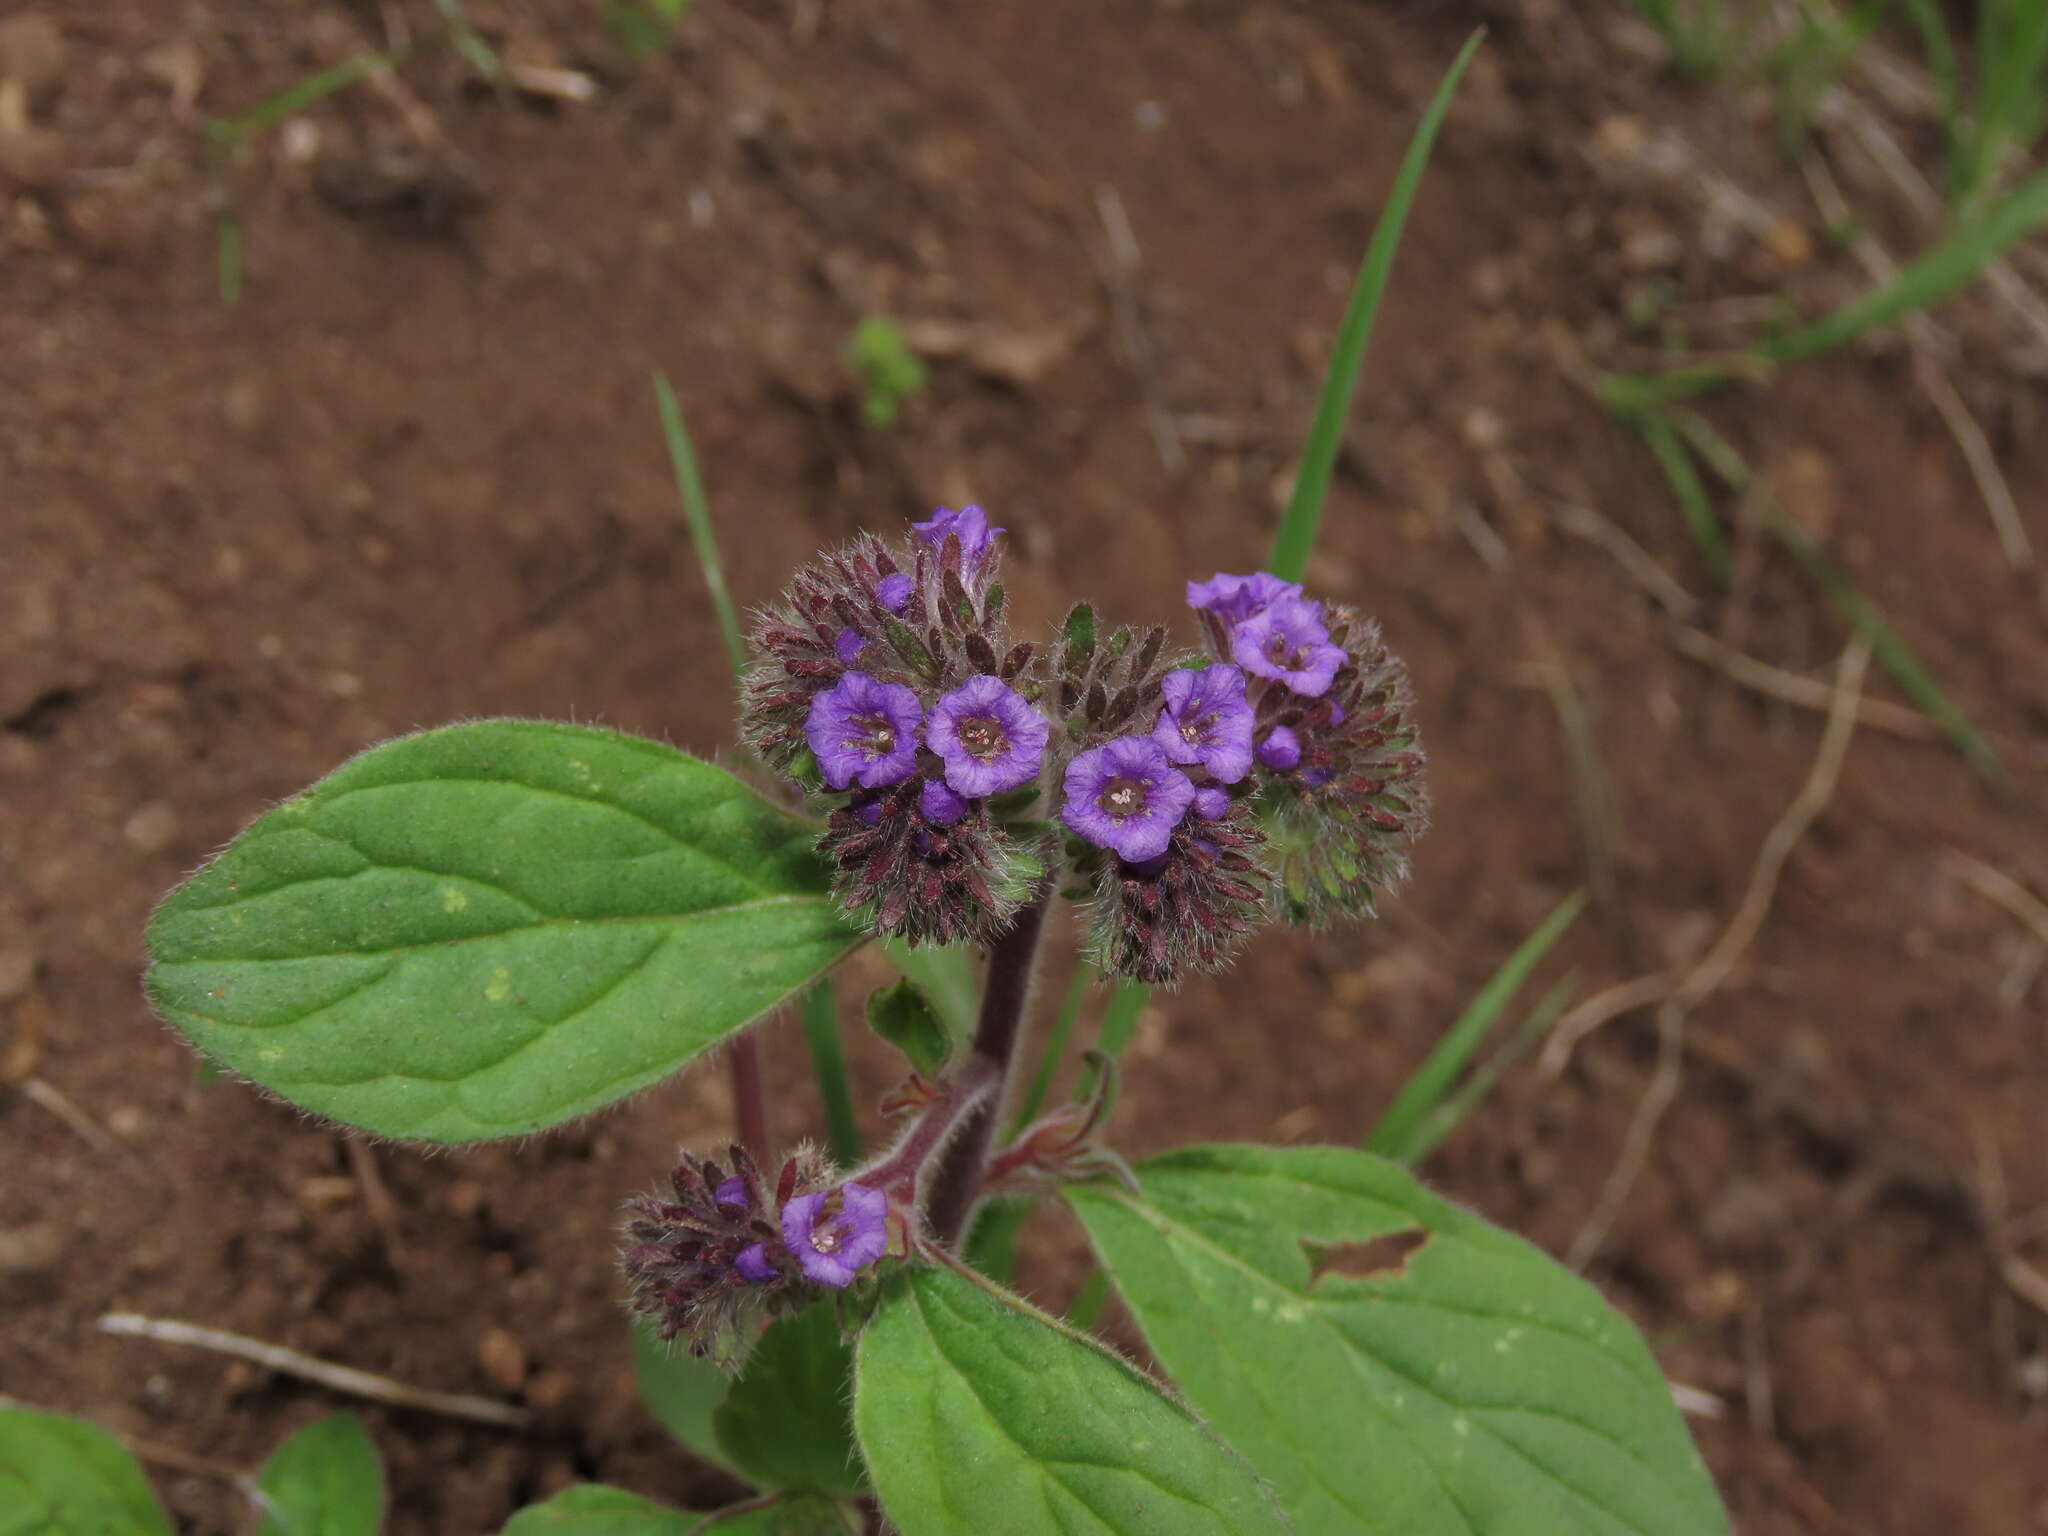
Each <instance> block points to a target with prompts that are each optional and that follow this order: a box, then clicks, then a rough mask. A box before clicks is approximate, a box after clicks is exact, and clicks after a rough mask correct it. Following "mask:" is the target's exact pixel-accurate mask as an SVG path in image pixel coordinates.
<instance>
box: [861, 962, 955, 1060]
mask: <svg viewBox="0 0 2048 1536" xmlns="http://www.w3.org/2000/svg"><path fill="white" fill-rule="evenodd" d="M868 1028H870V1029H872V1030H873V1031H874V1032H875V1033H876V1034H878V1035H880V1036H881V1037H882V1038H883V1039H884V1040H886V1041H888V1042H889V1043H890V1044H891V1045H893V1046H895V1047H896V1049H897V1050H899V1051H901V1052H902V1053H903V1054H904V1055H905V1056H907V1057H908V1058H909V1059H910V1065H911V1068H912V1069H913V1070H914V1071H917V1072H921V1073H923V1074H924V1075H925V1076H926V1077H937V1076H938V1075H939V1072H940V1071H941V1069H943V1068H944V1067H945V1065H946V1058H947V1057H948V1056H950V1055H951V1054H952V1052H953V1042H952V1039H951V1037H949V1036H948V1035H947V1033H946V1026H945V1024H944V1022H943V1021H942V1020H941V1019H940V1018H939V1015H938V1010H936V1009H935V1008H933V1007H932V1005H931V1001H930V999H928V998H927V997H926V996H925V995H924V989H923V988H921V987H920V986H918V984H917V983H916V982H914V981H899V982H897V983H896V984H895V985H894V986H891V987H878V988H876V989H875V990H874V991H873V992H870V993H869V994H868Z"/></svg>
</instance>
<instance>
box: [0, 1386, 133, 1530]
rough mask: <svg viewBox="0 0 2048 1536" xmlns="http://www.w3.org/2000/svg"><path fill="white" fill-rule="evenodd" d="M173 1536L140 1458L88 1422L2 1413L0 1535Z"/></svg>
mask: <svg viewBox="0 0 2048 1536" xmlns="http://www.w3.org/2000/svg"><path fill="white" fill-rule="evenodd" d="M73 1531H76V1532H80V1533H84V1532H91V1533H92V1536H171V1527H170V1525H169V1523H168V1522H167V1521H165V1519H164V1516H163V1511H162V1510H160V1509H158V1508H157V1503H156V1499H155V1498H154V1497H153V1496H152V1495H151V1494H150V1491H149V1484H148V1483H146V1482H145V1481H143V1477H142V1469H141V1468H140V1467H138V1466H137V1465H136V1464H135V1458H134V1457H132V1456H130V1455H129V1454H128V1453H127V1451H125V1450H123V1449H122V1448H121V1442H120V1441H118V1440H116V1439H115V1438H114V1437H113V1436H112V1435H110V1434H108V1433H107V1432H106V1431H105V1430H103V1429H100V1428H98V1427H96V1426H94V1425H91V1424H88V1423H86V1422H85V1421H84V1420H83V1419H73V1418H67V1417H66V1416H65V1415H63V1414H59V1413H39V1412H37V1411H36V1410H35V1409H33V1408H12V1407H0V1536H60V1533H68V1532H73Z"/></svg>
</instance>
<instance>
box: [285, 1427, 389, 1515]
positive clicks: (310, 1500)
mask: <svg viewBox="0 0 2048 1536" xmlns="http://www.w3.org/2000/svg"><path fill="white" fill-rule="evenodd" d="M256 1487H257V1489H258V1490H259V1492H260V1493H261V1495H262V1498H263V1501H264V1507H265V1513H264V1516H263V1524H262V1525H260V1526H258V1527H257V1529H256V1536H377V1527H378V1526H379V1525H381V1524H382V1523H383V1520H384V1464H383V1462H381V1461H380V1460H378V1458H377V1447H376V1446H375V1445H373V1444H372V1443H371V1442H370V1433H369V1431H368V1430H366V1429H364V1428H363V1421H362V1420H361V1419H358V1418H357V1417H356V1416H355V1415H354V1414H352V1413H333V1414H329V1415H328V1416H327V1417H326V1418H324V1419H315V1420H314V1421H313V1422H312V1423H310V1424H308V1425H307V1426H306V1427H305V1428H304V1429H302V1430H300V1431H299V1432H298V1433H297V1434H295V1435H293V1436H292V1437H291V1438H290V1439H289V1440H287V1441H285V1443H284V1444H283V1445H280V1446H279V1447H278V1448H277V1449H276V1450H275V1451H273V1452H272V1453H271V1456H270V1460H268V1461H266V1462H265V1463H264V1464H263V1470H262V1472H261V1473H259V1474H258V1476H257V1479H256Z"/></svg>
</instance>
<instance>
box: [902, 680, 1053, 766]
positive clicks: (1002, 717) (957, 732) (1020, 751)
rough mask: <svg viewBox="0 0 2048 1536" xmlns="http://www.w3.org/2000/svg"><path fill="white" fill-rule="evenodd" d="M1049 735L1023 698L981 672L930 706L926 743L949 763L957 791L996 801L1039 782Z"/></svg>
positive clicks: (1044, 722)
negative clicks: (993, 797)
mask: <svg viewBox="0 0 2048 1536" xmlns="http://www.w3.org/2000/svg"><path fill="white" fill-rule="evenodd" d="M1049 729H1050V727H1049V726H1048V725H1047V723H1046V720H1045V717H1044V716H1043V715H1041V714H1039V713H1038V711H1037V710H1035V709H1033V708H1032V707H1031V706H1030V705H1029V704H1027V703H1025V702H1024V699H1023V696H1022V695H1020V694H1018V693H1017V692H1015V691H1014V690H1013V689H1011V688H1010V687H1008V686H1007V685H1006V684H1005V683H1004V682H1003V680H1002V679H1001V678H999V677H991V676H990V675H989V674H988V673H986V672H981V673H977V674H975V675H974V676H973V677H970V678H969V679H967V681H966V682H964V683H962V684H961V685H960V686H959V687H958V688H955V689H954V690H953V691H952V692H951V693H949V694H947V695H945V697H943V698H941V699H940V700H939V702H938V703H936V704H934V705H933V706H932V713H931V719H930V720H929V721H927V722H926V724H925V732H924V740H925V745H926V746H928V747H930V748H931V749H932V750H933V751H934V752H936V753H938V754H939V756H940V757H941V758H943V759H944V760H945V764H946V782H947V783H948V784H949V785H951V786H952V787H953V788H954V789H956V790H958V791H959V792H960V793H961V794H963V795H993V794H999V793H1000V792H1002V791H1003V790H1006V789H1015V788H1017V787H1018V786H1019V785H1021V784H1029V783H1030V782H1031V781H1032V780H1033V779H1035V778H1037V777H1038V770H1039V767H1040V765H1041V764H1043V762H1044V761H1045V738H1046V733H1047V731H1048V730H1049Z"/></svg>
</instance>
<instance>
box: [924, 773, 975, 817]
mask: <svg viewBox="0 0 2048 1536" xmlns="http://www.w3.org/2000/svg"><path fill="white" fill-rule="evenodd" d="M917 808H918V810H919V811H921V812H922V813H923V815H924V819H925V820H926V821H929V822H933V823H935V824H936V825H938V826H941V827H950V826H952V825H953V823H954V822H956V821H958V820H959V819H960V818H961V817H962V816H965V815H966V814H967V802H966V801H965V800H963V799H961V798H960V797H959V796H958V795H956V794H954V793H953V791H952V790H950V789H948V788H946V786H945V785H944V784H941V783H940V782H939V781H938V780H937V779H926V780H925V781H924V788H923V789H921V790H919V791H918V792H917Z"/></svg>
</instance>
